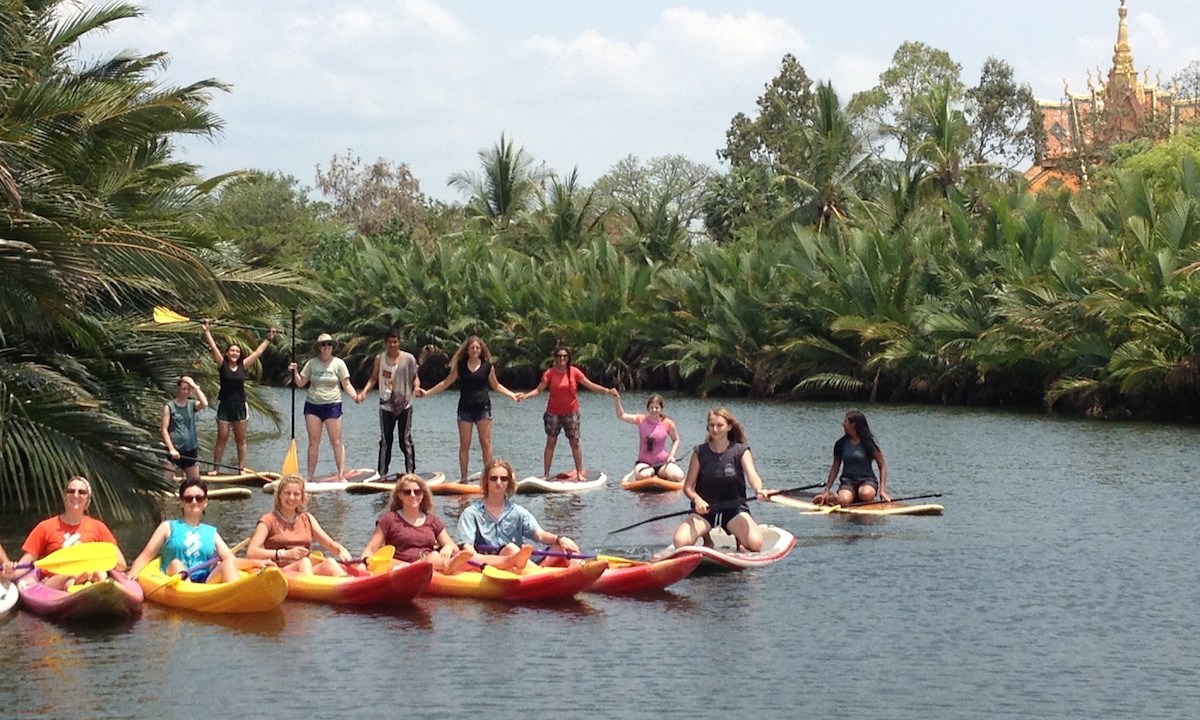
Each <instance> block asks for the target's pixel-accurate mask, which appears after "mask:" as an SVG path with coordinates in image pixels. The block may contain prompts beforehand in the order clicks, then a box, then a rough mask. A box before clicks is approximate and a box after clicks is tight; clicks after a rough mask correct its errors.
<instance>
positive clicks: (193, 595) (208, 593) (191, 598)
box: [137, 559, 288, 613]
mask: <svg viewBox="0 0 1200 720" xmlns="http://www.w3.org/2000/svg"><path fill="white" fill-rule="evenodd" d="M240 575H241V578H240V579H239V580H238V581H237V582H232V583H221V582H218V583H194V582H192V581H191V580H182V579H179V576H177V575H174V576H173V575H166V574H164V573H163V571H162V568H161V567H160V561H159V560H157V559H156V560H154V561H153V562H151V563H150V564H149V565H147V566H146V567H144V568H143V569H142V571H141V572H140V573H138V576H137V581H138V585H141V586H142V591H143V592H144V593H145V594H146V599H147V600H150V601H152V602H157V603H162V604H163V605H169V606H171V607H176V608H182V609H184V610H195V611H196V612H204V613H255V612H266V611H268V610H274V609H275V608H276V607H279V603H281V602H283V599H284V598H285V597H287V592H288V584H287V579H286V578H285V577H284V576H283V573H282V572H280V570H279V568H277V567H268V568H266V569H264V570H261V571H259V572H256V573H247V572H244V571H243V572H241V573H240Z"/></svg>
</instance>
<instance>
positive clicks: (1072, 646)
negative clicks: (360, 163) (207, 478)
mask: <svg viewBox="0 0 1200 720" xmlns="http://www.w3.org/2000/svg"><path fill="white" fill-rule="evenodd" d="M273 397H274V398H275V399H276V400H278V401H279V402H281V403H286V402H287V400H288V396H287V395H286V394H284V393H282V392H279V393H276V394H274V395H273ZM581 400H582V402H583V442H584V452H585V461H586V466H587V467H588V468H589V470H591V471H593V472H594V471H604V472H607V473H608V475H609V478H610V479H609V485H608V486H607V487H606V488H604V489H602V490H597V491H593V492H589V493H584V494H580V495H572V496H562V495H560V496H521V497H519V498H518V500H519V501H520V502H521V503H522V504H524V505H526V506H527V507H529V508H530V509H531V510H532V511H533V512H534V514H535V515H537V516H538V517H539V518H540V519H541V521H542V524H543V526H544V527H546V528H547V529H549V530H551V531H552V532H556V533H558V532H562V533H566V534H569V535H570V536H571V537H573V538H577V539H578V541H579V543H580V545H581V546H583V547H584V548H590V549H602V550H606V551H611V552H618V553H621V554H628V555H634V556H639V555H643V556H644V555H645V554H647V553H649V552H651V551H653V550H656V549H659V548H660V547H662V546H664V545H666V544H667V543H669V541H670V536H671V533H672V531H673V529H674V521H672V520H668V521H663V522H659V523H652V524H648V525H643V526H641V527H638V528H636V529H633V530H630V531H628V532H625V533H621V534H617V535H608V534H607V532H608V531H609V530H612V529H614V528H617V527H620V526H622V525H627V524H629V523H632V522H635V521H636V520H638V519H642V518H646V517H650V516H652V515H657V514H662V513H665V512H670V511H673V510H677V509H682V508H683V507H685V505H684V503H683V501H682V499H680V497H679V496H678V495H675V496H639V495H636V494H633V493H629V492H625V491H622V490H620V489H619V488H618V487H617V478H619V476H620V475H621V474H623V473H624V472H625V470H626V469H627V466H628V465H629V464H630V462H631V459H632V457H633V454H634V452H635V451H636V443H637V433H636V430H635V429H634V428H633V426H631V425H626V424H624V423H620V422H618V421H617V420H616V418H615V417H614V415H613V411H612V405H611V403H610V402H609V400H608V399H607V398H605V397H602V396H599V395H592V394H588V395H586V396H585V397H583V398H581ZM455 401H456V393H453V392H451V393H445V394H443V395H440V396H437V397H434V398H430V399H427V400H419V401H417V403H418V404H417V410H416V419H415V433H414V434H415V438H416V443H417V453H418V469H419V470H421V471H429V470H442V471H445V472H446V473H447V474H448V475H450V476H451V477H453V476H454V475H455V474H456V472H457V471H456V467H457V434H456V429H455V424H454V404H455ZM494 402H495V403H496V407H495V419H496V423H495V444H496V448H497V452H498V454H499V455H501V456H503V457H506V458H508V459H510V460H511V461H512V462H513V464H514V465H515V466H516V469H517V472H518V474H519V475H527V474H534V473H537V472H540V467H541V452H542V445H543V441H544V435H543V434H542V430H541V414H542V411H543V409H544V402H543V401H541V399H540V398H539V399H537V400H532V401H530V402H529V403H524V404H520V405H516V404H513V403H511V402H509V401H507V400H504V399H503V398H497V399H496V400H495V401H494ZM643 402H644V397H641V396H634V395H630V396H628V397H627V398H625V404H626V407H627V409H628V410H630V411H635V410H636V409H638V408H640V407H641V406H642V404H643ZM712 404H713V403H711V402H709V401H702V400H696V399H684V398H680V399H668V402H667V405H668V407H667V412H668V414H669V415H671V416H672V417H673V418H674V419H675V420H676V422H677V423H678V424H679V427H680V431H681V434H682V435H683V438H684V444H685V446H689V447H690V446H692V445H694V444H695V443H697V442H700V441H701V439H702V435H703V432H704V424H705V411H706V410H707V409H708V408H709V407H710V406H711V405H712ZM728 406H729V407H730V408H731V409H732V410H733V412H734V414H735V415H736V416H737V417H738V418H739V420H741V421H742V422H743V423H744V425H745V426H746V428H747V431H748V433H749V435H750V442H751V446H752V448H753V449H754V453H755V457H756V459H757V462H758V466H759V469H760V471H761V472H762V474H763V476H764V477H765V478H766V480H767V485H768V487H776V488H781V487H794V486H800V485H807V484H811V483H815V482H820V481H821V480H823V479H824V477H825V473H826V472H827V470H828V464H829V460H830V458H831V455H832V446H833V442H834V440H836V439H837V437H838V435H839V434H840V432H841V428H840V422H841V419H842V416H843V414H844V413H845V410H846V409H848V408H847V407H846V406H843V405H831V404H812V403H807V404H784V403H762V402H751V401H732V402H729V403H728ZM865 410H866V412H867V416H868V419H869V420H870V422H871V425H872V428H873V429H874V430H875V432H876V434H877V436H878V438H879V440H880V442H881V444H882V446H883V449H884V452H885V454H886V457H887V460H888V463H889V467H890V470H891V472H890V482H889V488H890V490H891V492H892V494H893V495H894V496H896V497H904V496H911V495H924V494H927V493H932V492H941V493H943V494H944V496H943V497H942V498H941V499H940V502H942V503H943V504H944V505H945V506H946V512H945V514H944V515H943V516H941V517H894V518H886V519H875V520H873V521H863V520H854V519H847V518H844V517H837V516H834V517H829V516H817V517H812V516H810V517H804V516H800V515H799V514H797V513H796V511H794V510H789V509H787V508H783V507H780V506H776V505H770V504H762V503H758V504H755V505H754V506H753V510H754V513H755V515H756V517H757V518H758V519H759V520H760V521H761V522H768V523H773V524H777V525H780V526H782V527H785V528H787V529H789V530H790V531H792V532H793V533H794V534H795V535H796V537H797V539H798V542H797V545H796V548H795V550H794V551H793V552H792V554H791V555H790V556H789V557H788V558H786V559H785V560H784V561H783V562H780V563H777V564H775V565H773V566H771V567H767V568H763V569H758V570H751V571H745V572H741V573H732V574H725V575H708V576H703V577H693V578H688V579H686V580H684V581H683V582H681V583H679V584H677V585H676V586H674V587H672V588H671V589H670V590H669V591H668V592H666V593H663V594H661V595H656V596H653V597H638V598H619V597H617V598H614V597H604V596H593V595H587V594H585V595H582V596H581V599H578V600H575V601H571V602H567V603H558V604H550V605H536V606H509V605H506V604H502V603H491V602H483V601H471V600H443V599H418V600H417V602H416V603H415V604H414V605H413V606H412V607H409V608H405V609H402V610H397V611H385V612H379V611H365V612H364V611H347V610H344V609H337V608H333V607H328V606H321V605H308V604H302V603H292V602H287V603H284V605H283V607H282V608H281V609H280V610H279V611H277V612H275V613H272V614H269V615H265V616H259V617H238V618H228V617H211V616H202V615H192V614H186V613H180V612H177V611H171V610H168V609H166V608H163V607H161V606H158V605H155V604H152V603H148V604H147V606H146V609H145V612H144V614H143V616H142V618H141V619H139V620H137V621H135V622H133V623H131V624H129V625H119V626H115V627H112V626H109V627H101V628H80V627H74V626H61V625H56V624H53V623H47V622H45V621H42V620H40V619H37V618H35V617H33V616H30V615H28V614H25V613H18V614H16V615H12V616H10V617H9V618H8V619H6V620H0V645H2V646H3V648H4V652H3V653H2V654H0V675H2V676H3V677H4V679H5V682H4V685H3V688H2V689H0V708H2V709H0V715H3V716H6V717H20V718H25V717H29V718H33V717H39V718H40V717H139V718H151V717H155V718H157V717H168V716H175V717H200V716H204V717H209V718H212V717H235V716H245V715H248V714H250V713H259V714H262V715H264V716H266V717H288V716H293V715H298V716H312V715H317V716H329V717H344V716H351V715H354V716H363V717H383V716H393V717H406V718H423V717H430V718H433V717H462V716H474V717H481V718H488V719H489V720H491V719H500V718H528V717H570V718H616V719H623V718H661V717H695V718H708V717H721V716H727V715H730V714H737V715H740V716H742V717H752V716H756V717H764V718H784V717H816V718H883V717H887V718H997V717H1012V718H1068V717H1069V718H1131V717H1137V718H1183V717H1194V716H1195V715H1196V714H1197V711H1198V710H1200V674H1198V673H1197V669H1198V668H1200V640H1198V639H1197V638H1200V622H1198V618H1200V613H1198V612H1197V609H1196V608H1197V604H1198V603H1197V601H1198V600H1200V597H1198V595H1200V591H1198V589H1197V588H1198V584H1197V565H1196V561H1195V559H1194V554H1195V553H1194V550H1193V543H1194V541H1195V538H1196V529H1195V518H1194V514H1193V513H1192V512H1191V508H1190V503H1189V502H1187V500H1188V498H1187V495H1186V493H1187V492H1188V491H1189V490H1190V489H1191V488H1192V487H1193V486H1194V485H1195V483H1196V480H1197V471H1196V470H1195V469H1194V466H1193V464H1192V462H1191V459H1192V455H1193V453H1192V446H1193V444H1194V438H1195V430H1194V429H1192V428H1187V427H1175V426H1164V425H1149V424H1124V423H1115V422H1091V421H1085V420H1061V419H1056V418H1047V417H1043V416H1039V415H1020V414H1003V413H998V412H994V411H975V410H963V409H946V408H938V407H908V406H903V407H868V408H865ZM210 422H211V421H210ZM297 426H298V428H299V433H300V437H299V438H298V439H299V445H300V457H301V463H302V465H303V462H304V460H303V458H304V437H303V432H304V430H303V422H302V420H301V419H298V420H297ZM345 426H346V437H347V448H348V453H347V454H348V457H349V459H350V462H349V465H350V466H352V467H353V466H371V465H373V464H374V457H375V443H376V440H377V435H378V424H377V418H376V414H375V408H374V407H373V406H372V405H371V404H369V403H367V404H364V405H362V406H354V405H349V406H347V415H346V421H345ZM253 429H255V430H258V431H269V430H270V428H269V426H267V425H265V424H264V423H262V422H261V421H260V420H259V419H255V420H254V421H253ZM287 444H288V422H287V419H286V417H285V421H284V428H283V435H282V437H267V436H262V437H261V438H260V439H258V440H257V441H256V442H255V443H254V444H253V445H252V448H251V455H252V461H253V464H254V465H255V466H256V467H260V468H266V469H273V468H274V469H277V468H278V466H279V464H280V462H281V461H282V459H283V455H284V453H285V451H286V448H287ZM477 455H478V454H477V452H476V453H475V456H476V457H475V458H474V459H473V461H472V467H473V469H478V468H479V464H480V462H479V460H478V457H477ZM227 457H228V458H229V459H230V460H231V461H232V458H233V457H234V456H233V454H232V452H230V453H229V454H228V455H227ZM393 462H395V461H393ZM402 462H403V461H402V459H401V464H402ZM570 466H571V463H570V457H569V450H568V448H567V445H566V443H565V441H560V446H559V451H558V457H557V458H556V463H555V468H556V470H558V469H567V468H569V467H570ZM321 469H322V471H331V470H332V463H331V461H330V453H329V449H328V446H327V445H325V446H323V447H322V468H321ZM381 502H382V500H376V499H373V498H371V497H369V496H348V495H343V494H328V495H322V496H317V497H316V498H314V499H313V502H312V504H311V506H310V509H311V510H312V511H313V512H314V513H315V514H316V515H317V517H318V518H319V519H320V520H321V523H322V524H323V525H324V526H325V528H326V529H327V530H329V531H330V532H331V533H332V534H333V535H334V536H335V537H337V538H338V539H339V540H341V541H342V542H344V543H345V544H347V545H348V546H349V547H351V550H352V552H357V550H358V549H359V548H361V546H362V545H363V544H364V543H365V541H366V540H367V538H368V537H369V535H370V533H371V530H372V527H373V522H374V519H375V517H376V516H377V515H378V513H379V512H381V510H382V508H383V506H382V504H381ZM270 506H271V496H268V495H265V494H258V493H256V495H255V497H254V499H252V500H249V501H238V502H225V503H219V502H216V501H214V502H212V503H210V508H209V511H208V515H209V520H210V521H211V522H213V523H214V524H216V525H217V526H218V527H219V528H221V530H222V534H223V535H224V537H225V538H227V539H229V540H230V541H231V542H232V541H236V540H238V539H240V538H242V537H245V536H246V535H248V534H249V533H250V532H251V531H252V529H253V526H254V523H255V521H256V519H257V518H258V517H259V516H260V515H261V514H262V513H264V512H267V511H268V510H269V509H270ZM462 506H463V505H462V501H460V500H457V499H454V498H445V497H441V498H438V500H437V512H438V513H439V514H440V515H442V517H443V518H444V519H446V520H447V524H448V525H450V526H451V528H453V525H454V521H455V519H456V518H457V516H458V514H459V513H460V512H461V509H462ZM36 520H37V518H14V517H12V516H11V515H6V516H4V517H3V520H2V523H3V524H2V525H0V538H2V539H3V541H4V544H5V547H6V548H8V549H9V552H10V553H12V552H14V551H15V550H17V548H18V547H19V545H20V542H21V540H22V539H23V537H24V534H25V533H26V532H27V531H28V530H29V529H30V528H31V527H32V525H33V524H34V523H35V522H36ZM114 530H115V531H116V532H117V534H118V536H119V537H120V539H121V541H122V546H123V548H124V550H125V553H126V555H127V556H128V557H130V558H132V557H133V556H134V555H135V554H136V553H137V552H138V550H139V549H140V547H141V544H142V543H143V542H144V541H145V539H146V537H148V535H149V533H150V531H151V530H152V528H150V527H132V526H117V527H115V528H114Z"/></svg>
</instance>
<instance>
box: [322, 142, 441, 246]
mask: <svg viewBox="0 0 1200 720" xmlns="http://www.w3.org/2000/svg"><path fill="white" fill-rule="evenodd" d="M317 188H318V189H320V191H321V192H322V193H324V194H325V196H326V197H327V198H329V201H330V204H331V205H332V206H333V211H332V214H331V218H332V219H333V220H336V221H338V222H341V223H345V224H346V225H349V226H350V227H352V228H354V229H355V231H356V232H358V234H359V235H374V234H376V233H378V232H379V231H381V230H383V229H384V228H386V227H388V226H395V225H399V226H400V227H402V228H403V229H405V230H408V231H410V232H415V231H417V230H419V229H420V228H421V227H422V226H423V225H424V223H425V204H426V200H425V196H424V195H423V194H422V193H421V184H420V183H419V182H417V179H416V178H414V177H413V175H412V173H411V172H410V171H409V169H408V165H405V164H404V163H400V164H399V165H395V164H393V163H391V162H389V161H387V160H384V159H383V158H379V159H378V160H376V161H375V162H374V163H373V164H371V165H365V166H364V165H363V164H362V160H361V159H360V158H357V157H351V155H350V151H347V152H346V156H345V157H341V156H338V155H334V156H333V159H332V160H330V162H329V170H328V171H324V170H322V169H321V166H320V165H318V166H317Z"/></svg>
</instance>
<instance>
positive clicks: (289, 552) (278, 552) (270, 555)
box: [246, 475, 353, 576]
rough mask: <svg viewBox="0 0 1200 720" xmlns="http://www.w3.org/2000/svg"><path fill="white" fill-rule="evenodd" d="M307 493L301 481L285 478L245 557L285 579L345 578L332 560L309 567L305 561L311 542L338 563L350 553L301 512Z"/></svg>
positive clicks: (310, 562) (344, 572)
mask: <svg viewBox="0 0 1200 720" xmlns="http://www.w3.org/2000/svg"><path fill="white" fill-rule="evenodd" d="M307 504H308V493H307V492H305V490H304V478H302V477H300V476H299V475H287V476H285V477H284V478H283V479H282V480H280V481H279V487H277V488H275V509H274V510H272V511H271V512H269V513H267V514H266V515H263V516H262V517H261V518H259V519H258V525H256V526H255V527H254V534H253V535H252V536H251V537H250V545H249V546H247V548H246V557H247V558H250V559H251V560H270V561H272V562H274V563H275V564H276V565H278V566H279V567H280V568H282V569H283V572H284V574H285V575H334V576H342V575H346V574H347V573H346V570H345V569H344V568H343V567H342V566H341V564H340V563H339V562H338V561H337V560H334V559H333V558H325V559H324V560H322V561H321V562H319V563H316V564H315V565H314V564H313V561H312V558H311V557H309V555H310V554H311V551H312V543H313V540H314V539H315V540H316V541H317V542H318V543H320V544H321V546H322V547H324V548H325V549H326V550H328V551H330V552H331V553H335V554H336V555H337V557H338V559H340V560H342V561H345V562H349V561H350V560H352V559H353V557H352V556H351V555H350V551H349V550H347V549H346V547H345V546H344V545H342V544H341V543H339V542H337V541H336V540H334V539H333V538H331V537H330V536H329V534H328V533H326V532H325V531H324V530H322V529H321V524H320V523H318V522H317V519H316V518H315V517H313V516H312V513H310V512H308V511H306V510H305V506H306V505H307Z"/></svg>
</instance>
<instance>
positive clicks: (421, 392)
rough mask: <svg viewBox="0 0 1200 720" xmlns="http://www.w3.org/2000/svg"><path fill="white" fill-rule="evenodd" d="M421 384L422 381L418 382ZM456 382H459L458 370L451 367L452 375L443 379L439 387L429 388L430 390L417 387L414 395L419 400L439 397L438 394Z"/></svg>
mask: <svg viewBox="0 0 1200 720" xmlns="http://www.w3.org/2000/svg"><path fill="white" fill-rule="evenodd" d="M419 382H420V381H419V380H418V383H419ZM456 382H458V368H457V367H454V366H453V365H451V366H450V374H449V375H447V376H446V377H445V378H443V379H442V381H441V382H440V383H438V384H437V385H434V386H433V387H431V388H429V389H428V390H425V389H422V388H420V387H417V388H416V390H415V391H414V393H415V394H416V396H417V397H419V398H427V397H430V396H432V395H437V394H438V393H440V392H441V391H443V390H445V389H446V388H448V387H450V386H451V385H453V384H454V383H456Z"/></svg>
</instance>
